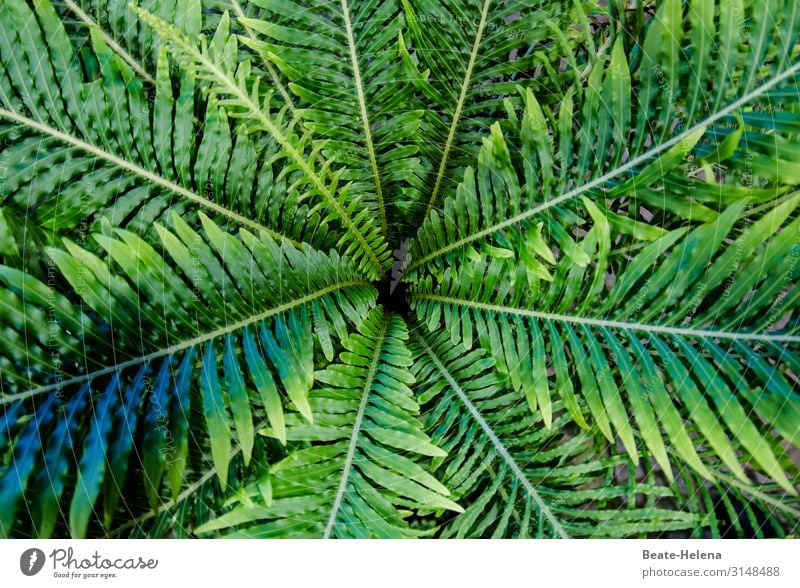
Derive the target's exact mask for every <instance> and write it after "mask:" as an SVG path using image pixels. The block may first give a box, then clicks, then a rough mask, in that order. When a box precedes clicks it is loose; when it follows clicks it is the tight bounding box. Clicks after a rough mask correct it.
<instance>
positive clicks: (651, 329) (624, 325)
mask: <svg viewBox="0 0 800 588" xmlns="http://www.w3.org/2000/svg"><path fill="white" fill-rule="evenodd" d="M410 297H411V298H412V299H417V300H432V301H434V302H440V303H442V304H452V305H456V306H463V307H468V308H476V309H478V310H485V311H488V312H494V313H498V314H513V315H517V316H526V317H531V318H538V319H543V320H550V321H560V322H566V323H572V324H577V325H592V326H595V327H611V328H615V329H627V330H630V331H645V332H648V333H661V334H666V335H681V336H684V337H707V338H716V339H731V340H737V341H767V342H773V343H778V342H779V343H800V336H796V335H768V334H765V333H732V332H730V331H717V330H707V329H689V328H684V327H668V326H663V325H648V324H643V323H628V322H625V321H614V320H608V319H597V318H589V317H582V316H570V315H566V314H558V313H552V312H541V311H538V310H526V309H523V308H513V307H510V306H502V305H499V304H489V303H486V302H474V301H472V300H464V299H462V298H452V297H450V296H442V295H440V294H411V295H410Z"/></svg>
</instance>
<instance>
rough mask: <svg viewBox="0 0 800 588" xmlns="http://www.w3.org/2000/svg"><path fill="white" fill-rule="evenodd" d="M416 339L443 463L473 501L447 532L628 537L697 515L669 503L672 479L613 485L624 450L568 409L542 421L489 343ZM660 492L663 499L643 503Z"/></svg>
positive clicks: (447, 476)
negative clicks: (486, 347)
mask: <svg viewBox="0 0 800 588" xmlns="http://www.w3.org/2000/svg"><path fill="white" fill-rule="evenodd" d="M412 341H413V343H412V351H413V352H414V353H415V356H416V357H417V361H415V371H416V377H417V379H418V382H419V390H420V401H421V402H422V404H423V406H424V407H425V408H426V424H427V426H428V428H429V430H430V432H431V436H432V438H433V440H434V441H435V442H437V443H438V444H440V445H441V446H442V447H443V448H445V449H446V450H447V451H448V453H449V455H448V456H447V458H446V459H438V460H436V465H437V468H436V470H437V471H441V472H443V475H442V480H443V481H444V482H445V484H447V485H448V486H449V487H450V488H451V489H452V491H453V493H454V496H455V497H463V499H464V500H465V501H466V503H467V504H469V505H470V506H469V507H468V508H467V509H466V511H465V512H464V514H461V515H459V516H458V517H456V518H454V519H453V520H452V521H449V522H448V523H447V524H446V525H445V526H444V528H443V529H442V537H459V538H461V537H495V538H503V537H556V538H567V537H577V536H588V537H604V536H612V537H622V536H628V535H635V534H647V533H658V532H664V531H667V530H671V529H675V530H678V529H686V528H690V527H692V526H693V525H694V524H696V523H697V519H696V517H695V516H694V515H693V514H691V513H688V512H680V511H675V510H671V509H670V508H667V506H666V505H667V504H668V501H669V498H670V497H671V496H672V492H671V491H669V490H668V489H666V488H659V487H656V486H652V485H647V484H638V483H635V484H634V486H633V487H632V488H629V487H627V486H626V485H616V484H614V482H613V481H612V480H613V478H614V471H615V469H616V468H617V466H618V464H620V463H624V458H622V459H620V457H619V456H613V455H611V456H607V455H603V452H602V451H598V450H597V449H596V448H593V445H594V443H593V440H592V436H591V435H589V434H586V433H585V432H574V434H569V433H568V432H566V431H565V426H564V425H565V424H566V422H568V421H569V416H568V415H563V416H561V417H559V418H558V421H559V422H558V424H559V425H560V426H558V427H557V428H556V429H555V430H551V428H550V427H549V426H548V427H546V428H543V427H542V419H541V417H540V416H539V415H534V414H531V412H530V411H529V410H528V409H527V407H525V406H524V402H523V403H521V402H520V398H519V396H518V395H517V394H515V393H514V392H513V390H510V389H508V388H507V386H506V384H507V382H506V381H504V379H503V378H500V377H499V376H498V374H497V373H496V372H495V371H494V370H493V369H492V368H493V364H494V360H493V359H492V358H491V357H488V356H487V355H485V353H484V352H483V350H481V349H477V350H472V351H470V352H465V350H464V349H463V348H461V347H460V346H458V345H456V346H454V345H452V344H451V342H450V340H449V338H448V337H447V336H446V335H445V334H440V335H436V336H431V337H429V336H427V335H424V334H422V333H421V332H417V333H416V334H415V336H414V338H413V340H412ZM465 416H466V417H467V418H464V417H465ZM633 497H635V498H633ZM651 499H653V500H655V499H659V500H660V501H661V502H662V503H663V504H662V505H661V506H657V505H654V504H648V506H646V507H637V506H636V502H635V501H636V500H642V501H650V500H651ZM626 500H627V501H628V504H627V505H626V504H625V502H626ZM589 505H591V507H588V508H587V506H589Z"/></svg>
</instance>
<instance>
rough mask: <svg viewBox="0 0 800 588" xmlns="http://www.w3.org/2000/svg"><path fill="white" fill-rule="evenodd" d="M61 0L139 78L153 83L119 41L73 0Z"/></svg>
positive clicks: (151, 78)
mask: <svg viewBox="0 0 800 588" xmlns="http://www.w3.org/2000/svg"><path fill="white" fill-rule="evenodd" d="M62 1H63V2H64V5H65V6H66V7H67V8H68V9H69V10H70V11H71V12H72V13H73V14H75V16H77V17H78V18H79V19H80V20H82V21H83V22H84V23H85V24H86V25H88V26H89V27H94V28H95V30H97V32H98V33H100V35H101V36H102V37H103V40H104V41H105V42H106V44H107V45H108V46H109V47H111V49H112V51H114V52H115V53H116V54H117V55H119V56H120V57H121V58H122V59H123V60H124V61H125V63H127V64H128V65H130V66H131V69H133V71H135V72H136V74H137V75H138V76H139V77H140V78H142V79H143V80H145V81H146V82H147V83H148V84H151V85H155V83H156V81H155V80H154V79H153V76H151V75H150V74H149V73H147V71H145V69H144V68H143V67H142V66H141V65H139V62H137V61H136V60H135V59H134V58H133V56H132V55H131V54H130V53H128V52H127V51H125V49H123V48H122V46H120V45H119V43H117V42H116V41H115V40H114V39H113V37H111V35H109V34H108V33H106V32H105V31H104V30H103V29H102V27H100V25H98V24H97V22H96V21H95V20H93V19H92V17H90V16H89V15H88V14H86V13H85V12H84V11H83V10H82V9H81V7H80V6H78V5H77V4H75V2H73V0H62Z"/></svg>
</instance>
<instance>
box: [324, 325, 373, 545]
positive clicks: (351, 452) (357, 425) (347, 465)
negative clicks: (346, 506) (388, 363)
mask: <svg viewBox="0 0 800 588" xmlns="http://www.w3.org/2000/svg"><path fill="white" fill-rule="evenodd" d="M388 327H389V315H388V314H384V317H383V322H382V324H381V330H380V333H379V334H378V338H377V339H376V343H375V355H373V356H372V362H371V363H370V366H369V372H368V373H367V378H366V380H365V382H364V392H363V394H362V395H361V404H359V406H358V414H357V415H356V420H355V422H354V423H353V433H352V434H351V435H350V445H349V446H348V448H347V455H346V456H345V459H344V467H343V468H342V479H341V480H340V481H339V489H338V490H337V491H336V498H335V499H334V501H333V507H332V508H331V516H330V517H329V518H328V524H327V526H326V527H325V534H324V535H323V539H330V537H331V533H332V532H333V526H334V525H335V524H336V517H337V516H338V515H339V508H340V507H341V505H342V498H343V497H344V492H345V490H347V482H348V481H349V479H350V470H351V469H352V467H353V459H354V458H355V455H356V446H357V445H358V435H359V434H360V433H361V423H362V422H363V420H364V412H365V411H366V410H367V401H368V400H369V393H370V392H371V390H372V381H373V380H374V379H375V374H376V373H377V371H378V362H379V361H380V358H381V351H382V348H383V340H384V338H385V337H386V330H387V328H388Z"/></svg>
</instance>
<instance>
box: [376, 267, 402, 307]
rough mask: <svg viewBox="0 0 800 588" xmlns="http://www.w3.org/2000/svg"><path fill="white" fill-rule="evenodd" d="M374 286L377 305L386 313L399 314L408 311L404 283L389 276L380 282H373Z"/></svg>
mask: <svg viewBox="0 0 800 588" xmlns="http://www.w3.org/2000/svg"><path fill="white" fill-rule="evenodd" d="M374 286H375V287H376V288H377V289H378V304H380V305H382V306H383V308H384V309H385V310H386V311H388V312H397V313H399V314H405V313H407V312H408V311H409V306H408V299H407V298H406V284H405V282H401V281H400V280H398V279H396V278H393V277H391V276H389V277H388V278H387V279H385V280H383V281H381V282H375V283H374Z"/></svg>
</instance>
